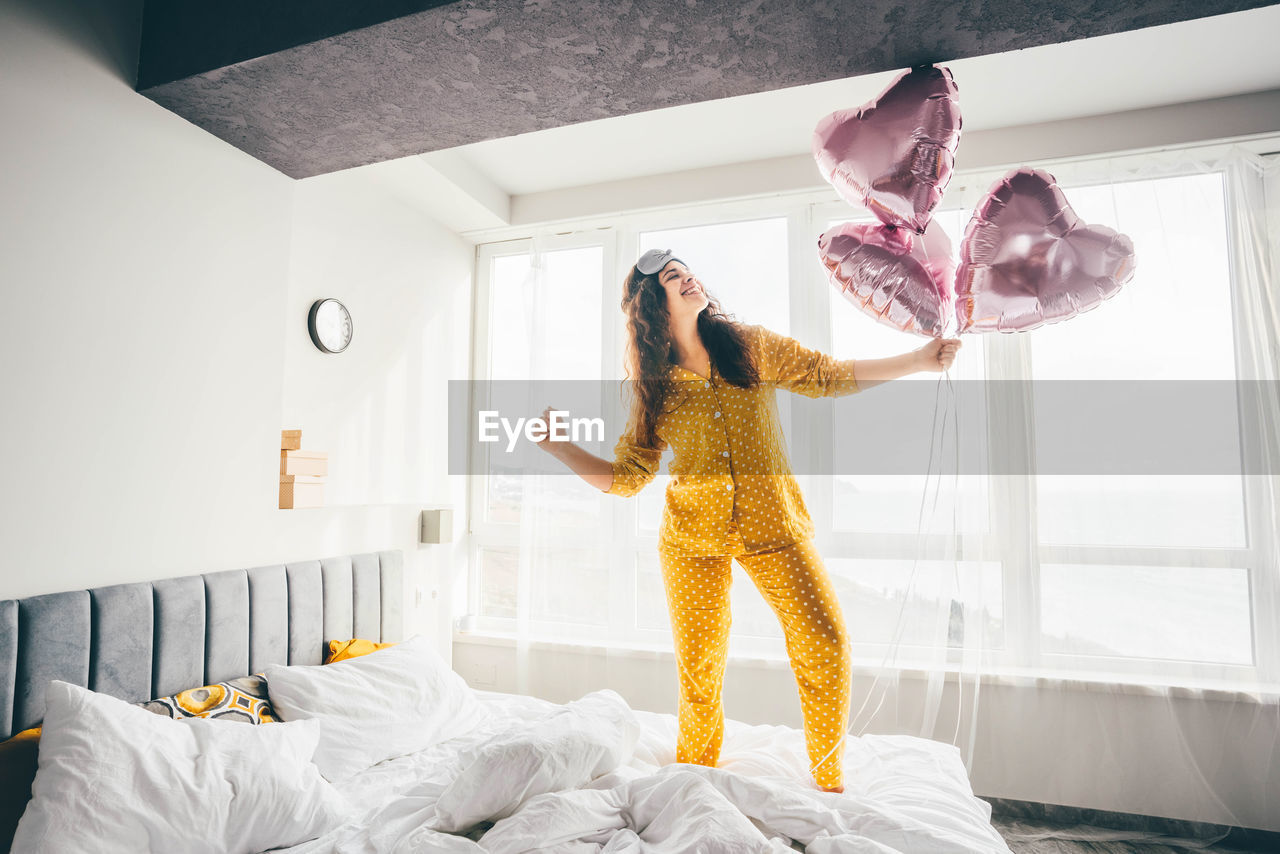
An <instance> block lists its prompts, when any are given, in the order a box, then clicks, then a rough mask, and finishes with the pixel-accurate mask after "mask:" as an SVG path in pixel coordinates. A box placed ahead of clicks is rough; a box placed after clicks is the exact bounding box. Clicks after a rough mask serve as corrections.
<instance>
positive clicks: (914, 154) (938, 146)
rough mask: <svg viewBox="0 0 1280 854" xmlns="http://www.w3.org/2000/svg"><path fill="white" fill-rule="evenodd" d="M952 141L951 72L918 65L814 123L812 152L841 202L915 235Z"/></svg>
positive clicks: (938, 186)
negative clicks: (866, 99)
mask: <svg viewBox="0 0 1280 854" xmlns="http://www.w3.org/2000/svg"><path fill="white" fill-rule="evenodd" d="M959 144H960V100H959V90H958V89H957V88H956V84H955V81H954V80H953V79H952V78H951V72H950V71H949V70H947V69H945V68H938V67H936V66H932V65H923V66H919V67H916V68H913V69H911V70H910V71H907V72H903V74H901V75H900V76H899V77H898V79H896V80H894V81H893V83H892V84H891V85H890V86H889V88H888V89H885V90H884V92H882V93H881V94H880V97H878V98H876V99H875V100H874V101H872V102H871V103H869V104H866V105H864V106H861V107H858V108H856V109H849V110H837V111H836V112H834V113H832V114H831V115H829V116H827V117H826V118H824V119H823V120H822V121H820V122H818V126H817V127H816V128H815V129H814V131H813V158H814V160H816V161H817V162H818V171H819V172H821V173H822V177H823V178H825V179H827V181H829V182H830V183H831V185H832V186H833V187H835V189H836V192H837V193H839V194H840V196H841V197H842V198H844V200H845V201H847V202H850V203H851V204H855V205H864V206H866V207H867V208H870V210H871V212H872V213H874V214H875V215H876V218H877V219H879V220H880V221H881V222H883V223H885V224H887V225H895V226H899V227H901V228H909V229H911V230H912V231H914V232H916V233H917V234H923V233H924V227H925V226H926V225H927V224H928V222H929V217H930V215H931V214H932V212H933V209H934V208H935V207H937V205H938V202H939V201H941V200H942V193H943V191H944V190H945V189H946V187H947V182H948V181H950V180H951V172H952V169H953V168H954V164H955V151H956V146H957V145H959Z"/></svg>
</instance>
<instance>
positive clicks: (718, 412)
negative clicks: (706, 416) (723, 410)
mask: <svg viewBox="0 0 1280 854" xmlns="http://www.w3.org/2000/svg"><path fill="white" fill-rule="evenodd" d="M712 417H713V418H719V417H720V410H719V409H717V410H716V414H715V415H713V416H712Z"/></svg>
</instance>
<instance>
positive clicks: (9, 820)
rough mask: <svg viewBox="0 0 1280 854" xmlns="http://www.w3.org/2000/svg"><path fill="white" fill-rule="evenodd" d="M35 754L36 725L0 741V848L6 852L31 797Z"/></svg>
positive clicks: (38, 747) (37, 741)
mask: <svg viewBox="0 0 1280 854" xmlns="http://www.w3.org/2000/svg"><path fill="white" fill-rule="evenodd" d="M39 754H40V727H32V728H31V729H24V730H23V731H22V732H20V733H18V734H17V735H15V736H14V737H13V738H11V739H9V740H8V741H4V742H0V851H8V850H9V847H10V846H11V845H13V834H14V832H15V831H17V829H18V819H20V818H22V813H23V811H24V810H26V808H27V802H28V801H30V800H31V782H32V781H33V780H35V778H36V768H37V767H38V766H39Z"/></svg>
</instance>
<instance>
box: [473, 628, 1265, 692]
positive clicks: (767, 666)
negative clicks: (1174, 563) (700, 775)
mask: <svg viewBox="0 0 1280 854" xmlns="http://www.w3.org/2000/svg"><path fill="white" fill-rule="evenodd" d="M453 642H454V643H458V642H461V643H470V644H478V645H482V646H496V647H508V648H515V647H516V645H517V641H516V637H515V636H514V635H512V634H508V633H503V632H494V631H476V630H470V631H463V630H461V629H457V628H455V629H454V631H453ZM528 648H529V649H530V650H537V651H539V652H561V653H566V654H572V655H611V656H617V657H620V658H628V659H633V660H638V661H644V660H648V661H670V662H673V663H674V661H675V655H674V653H672V651H671V649H670V647H669V646H666V647H663V646H657V645H644V644H627V643H616V644H611V645H604V644H599V643H591V642H588V641H575V640H531V641H529V642H528ZM729 664H730V665H731V666H734V667H746V668H757V669H762V670H790V669H791V665H790V662H789V661H788V660H787V659H786V658H779V657H776V656H767V655H760V656H744V655H730V656H729ZM885 670H887V671H890V672H893V673H894V674H895V678H898V679H915V680H919V681H928V680H929V679H930V671H928V670H923V669H920V668H913V667H901V668H897V669H896V670H895V669H894V668H886V669H885ZM943 670H944V672H945V673H946V681H947V682H956V681H957V680H959V681H960V682H962V683H963V684H966V685H972V684H973V680H974V672H973V670H971V669H962V668H961V667H960V666H958V665H955V664H948V665H947V666H946V667H945V668H943ZM881 672H882V669H881V668H880V667H879V666H878V665H876V664H874V663H872V662H869V661H866V660H863V661H857V660H855V661H854V664H853V674H854V677H855V678H859V677H861V678H867V679H872V678H874V677H875V676H876V675H877V674H878V673H881ZM981 684H982V687H988V688H1017V689H1026V688H1033V689H1037V690H1048V691H1077V692H1079V691H1083V692H1090V693H1101V694H1126V695H1136V696H1149V697H1160V698H1165V699H1191V700H1212V701H1218V702H1229V703H1240V702H1244V703H1251V704H1254V705H1264V706H1280V685H1264V684H1258V683H1252V684H1240V683H1228V682H1219V681H1211V680H1194V679H1185V680H1179V679H1168V680H1164V681H1156V680H1152V679H1146V680H1143V679H1137V678H1125V677H1124V676H1123V675H1121V674H1114V675H1106V676H1100V675H1098V674H1085V673H1081V674H1074V673H1052V672H1046V671H1037V670H1028V669H1017V668H1007V667H1002V668H988V669H986V670H984V671H983V672H982V674H981Z"/></svg>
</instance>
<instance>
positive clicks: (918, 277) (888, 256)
mask: <svg viewBox="0 0 1280 854" xmlns="http://www.w3.org/2000/svg"><path fill="white" fill-rule="evenodd" d="M818 255H819V257H820V258H821V259H822V263H823V265H824V266H825V267H826V268H827V278H829V279H830V280H831V284H832V285H833V286H834V287H835V288H837V289H838V290H839V291H840V292H841V293H842V294H844V296H845V299H847V300H849V302H851V303H853V304H854V305H856V306H857V307H858V308H860V309H862V310H863V311H865V312H866V313H867V314H869V315H871V316H872V317H874V318H875V319H876V320H878V321H880V322H881V323H884V324H887V325H889V326H892V327H893V328H894V329H901V330H902V331H903V332H914V333H916V334H918V335H928V336H931V337H934V338H938V337H941V335H942V333H943V327H944V326H945V325H946V323H947V321H948V319H949V318H950V317H951V277H952V275H953V274H954V272H955V261H954V260H953V259H952V257H951V241H950V240H948V239H947V235H946V233H945V232H943V230H942V228H941V226H939V225H938V224H937V223H934V222H931V223H929V225H928V227H927V228H926V229H925V232H924V234H923V235H917V234H912V233H911V232H910V231H908V230H906V229H905V228H896V227H894V226H892V225H881V224H878V223H877V224H875V225H869V224H861V225H856V224H854V223H849V222H847V223H844V224H843V225H838V226H836V227H835V228H832V229H829V230H828V231H827V232H825V233H824V234H823V235H822V236H821V237H819V238H818Z"/></svg>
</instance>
